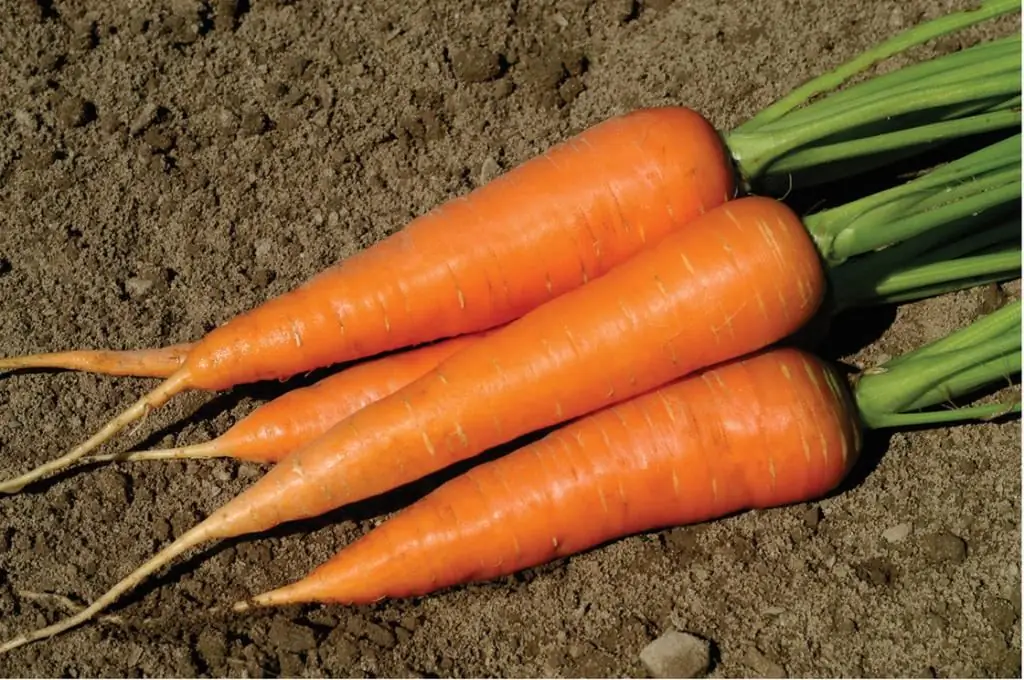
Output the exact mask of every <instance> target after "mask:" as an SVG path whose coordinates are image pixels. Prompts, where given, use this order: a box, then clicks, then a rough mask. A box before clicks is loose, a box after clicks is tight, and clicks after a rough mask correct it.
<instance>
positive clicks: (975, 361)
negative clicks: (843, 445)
mask: <svg viewBox="0 0 1024 680" xmlns="http://www.w3.org/2000/svg"><path fill="white" fill-rule="evenodd" d="M1020 368H1021V302H1020V300H1016V301H1014V302H1012V303H1010V304H1008V305H1006V306H1005V307H1002V308H1001V309H999V310H997V311H995V312H992V313H991V314H989V315H988V316H985V317H982V318H981V319H980V320H978V321H975V322H974V323H972V324H971V325H969V326H967V327H966V328H962V329H960V330H958V331H956V332H954V333H951V334H950V335H948V336H946V337H944V338H942V339H940V340H936V341H934V342H931V343H929V344H927V345H924V346H923V347H920V348H919V349H916V350H914V351H913V352H909V353H907V354H904V355H902V356H900V357H897V358H895V359H893V360H891V361H888V362H886V363H884V364H881V365H880V366H877V367H874V368H870V369H868V370H866V371H864V372H863V373H861V374H860V376H859V377H858V378H857V381H856V387H855V391H854V394H855V398H856V401H857V406H858V408H859V410H860V413H861V418H862V420H863V422H864V424H865V425H867V426H868V427H871V428H883V427H905V426H913V425H931V424H937V423H950V422H958V421H965V420H991V419H995V418H999V417H1001V416H1005V415H1008V414H1011V413H1020V409H1021V403H1020V399H1019V397H1018V398H1017V400H1016V401H1015V402H1012V403H1007V402H1000V403H986V404H979V405H975V406H959V407H958V406H955V405H954V404H953V402H954V400H956V399H959V398H961V397H965V396H968V395H971V394H975V393H977V392H978V391H979V390H982V389H984V388H986V387H993V386H996V385H998V384H999V383H1005V384H1006V385H1010V384H1011V378H1012V376H1013V375H1015V374H1016V375H1017V376H1018V377H1019V375H1020ZM940 404H945V405H946V408H940V409H935V408H933V407H936V406H939V405H940Z"/></svg>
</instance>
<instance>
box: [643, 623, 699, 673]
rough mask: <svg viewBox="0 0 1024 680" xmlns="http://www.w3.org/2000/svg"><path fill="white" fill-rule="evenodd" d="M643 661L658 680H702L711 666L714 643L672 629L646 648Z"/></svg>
mask: <svg viewBox="0 0 1024 680" xmlns="http://www.w3.org/2000/svg"><path fill="white" fill-rule="evenodd" d="M640 661H641V663H643V665H644V666H645V667H646V668H647V670H648V672H650V674H651V675H652V676H654V677H655V678H700V677H703V676H704V675H706V674H707V672H708V668H709V667H710V666H711V644H710V643H709V642H708V641H707V640H704V639H703V638H700V637H697V636H696V635H693V634H691V633H681V632H679V631H676V630H670V631H668V632H666V633H664V634H663V635H662V636H661V637H659V638H658V639H657V640H655V641H654V642H652V643H651V644H649V645H647V646H646V647H644V649H643V651H642V652H640Z"/></svg>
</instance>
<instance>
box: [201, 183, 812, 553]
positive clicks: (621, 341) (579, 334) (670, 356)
mask: <svg viewBox="0 0 1024 680" xmlns="http://www.w3.org/2000/svg"><path fill="white" fill-rule="evenodd" d="M824 289H825V276H824V271H823V268H822V266H821V264H820V261H819V259H818V253H817V250H816V249H815V247H814V244H813V242H812V240H811V238H810V236H809V235H808V233H807V232H806V230H805V229H804V228H803V225H802V224H801V223H800V221H799V218H798V217H797V216H796V215H795V214H794V213H793V212H792V211H791V210H790V209H789V208H788V207H786V206H785V205H784V204H782V203H780V202H777V201H774V200H772V199H767V198H760V197H751V198H744V199H739V200H737V201H732V202H730V203H729V204H727V205H723V206H720V207H719V208H716V209H715V210H713V211H711V212H709V213H707V214H706V215H704V216H703V217H701V218H700V219H698V220H696V221H695V222H694V223H693V224H692V225H690V227H688V228H687V229H683V230H680V231H678V232H676V233H674V234H672V235H671V236H670V237H668V238H666V239H664V240H663V241H662V242H661V243H660V244H658V245H657V246H653V247H651V248H648V249H646V250H644V251H642V252H641V253H639V254H637V255H636V256H634V257H633V258H632V259H631V260H629V261H628V262H626V263H624V264H622V265H620V266H619V267H617V268H616V269H614V270H612V271H611V272H609V273H608V274H606V275H605V276H603V277H601V278H600V279H597V280H595V281H592V282H591V283H590V284H588V285H587V286H584V287H582V288H580V289H578V290H575V291H572V292H570V293H566V294H565V295H563V296H562V297H560V298H557V299H555V300H552V301H551V302H549V303H547V304H546V305H543V306H542V307H539V308H537V309H536V310H534V311H532V312H529V313H528V314H526V315H524V316H523V317H522V318H520V319H518V320H516V321H515V322H513V323H511V324H509V325H508V326H506V327H504V328H502V329H499V330H497V331H495V332H494V333H493V334H491V335H490V336H489V337H487V338H485V339H483V340H481V341H479V342H476V343H474V344H472V345H470V346H469V347H467V348H465V349H464V350H462V351H460V352H457V353H456V354H454V355H452V356H451V357H449V358H448V359H447V360H445V361H444V362H442V363H441V364H440V365H438V367H437V368H436V369H434V370H433V371H431V372H429V373H427V374H426V375H425V376H423V377H422V378H420V379H419V380H417V381H415V382H413V383H412V384H410V385H408V386H407V387H405V388H403V389H401V390H399V391H398V392H395V393H394V394H393V395H391V396H389V397H386V398H384V399H382V400H380V401H378V402H376V403H374V404H371V405H369V406H367V407H366V408H364V409H362V410H360V411H358V412H357V413H355V414H353V415H352V416H351V417H349V418H346V419H345V420H344V421H342V422H340V423H338V424H337V425H336V426H334V427H333V428H332V429H331V430H329V431H328V432H327V433H326V434H324V435H323V436H321V437H320V438H318V439H317V440H315V441H314V442H312V443H310V444H309V445H307V446H305V447H303V448H301V449H299V450H298V451H296V452H295V453H293V454H292V455H291V456H289V457H288V458H287V459H285V460H284V461H282V462H281V464H279V465H277V466H276V467H275V468H274V469H272V470H271V471H270V472H269V473H268V474H267V475H266V476H264V477H263V478H262V479H261V480H260V481H258V482H257V483H256V484H255V485H253V486H252V487H251V488H250V489H248V490H247V491H245V492H243V493H242V494H241V495H239V496H238V497H236V498H235V499H233V500H232V501H230V502H229V503H228V504H227V505H225V506H223V507H222V508H220V509H219V510H218V511H216V512H215V513H214V514H213V515H211V517H210V518H209V520H210V526H214V527H217V529H216V531H217V535H218V536H219V537H222V538H223V537H229V536H234V535H237V534H238V533H249V532H255V531H263V530H266V529H269V528H271V527H274V526H276V525H278V524H280V523H282V522H286V521H290V520H296V519H302V518H307V517H312V516H316V515H321V514H323V513H325V512H328V511H330V510H333V509H335V508H338V507H341V506H343V505H347V504H350V503H353V502H356V501H359V500H363V499H365V498H369V497H371V496H375V495H378V494H380V493H383V492H386V491H389V490H392V489H395V488H397V487H400V486H402V485H404V484H406V483H409V482H412V481H414V480H417V479H420V478H422V477H424V476H426V475H428V474H430V473H432V472H434V471H437V470H440V469H443V468H445V467H447V466H449V465H451V464H453V463H455V462H458V461H460V460H465V459H467V458H470V457H472V456H475V455H477V454H479V453H482V452H483V451H486V450H488V449H490V448H493V447H494V446H497V445H499V444H502V443H505V442H508V441H511V440H513V439H515V438H516V437H518V436H522V435H525V434H527V433H529V432H534V431H537V430H540V429H543V428H545V427H548V426H551V425H556V424H558V423H561V422H564V421H566V420H570V419H572V418H575V417H578V416H581V415H584V414H586V413H590V412H592V411H596V410H598V409H600V408H603V407H605V406H608V405H610V404H612V403H615V402H618V401H622V400H624V399H628V398H630V397H633V396H635V395H638V394H641V393H643V392H646V391H648V390H650V389H653V388H655V387H658V386H660V385H663V384H665V383H668V382H670V381H671V380H674V379H675V378H678V377H680V376H683V375H687V374H689V373H692V372H694V371H697V370H700V369H702V368H705V367H707V366H711V365H714V364H717V363H720V362H722V361H725V360H728V359H732V358H734V357H739V356H743V355H745V354H749V353H750V352H753V351H757V350H759V349H762V348H763V347H766V346H768V345H770V344H772V343H774V342H777V341H779V340H781V339H783V338H785V337H787V336H788V335H790V334H791V333H793V332H795V331H796V330H797V329H799V328H800V327H801V326H802V325H803V324H805V323H806V322H807V321H808V320H809V319H810V318H811V317H812V316H813V315H814V313H815V312H816V310H817V309H818V308H819V306H820V304H821V302H822V299H823V297H824ZM384 461H387V464H384Z"/></svg>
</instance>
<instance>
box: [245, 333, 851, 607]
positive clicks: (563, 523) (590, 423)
mask: <svg viewBox="0 0 1024 680" xmlns="http://www.w3.org/2000/svg"><path fill="white" fill-rule="evenodd" d="M861 429H862V426H861V423H860V420H859V418H858V415H857V410H856V406H855V404H854V402H853V399H852V397H851V395H850V392H849V390H848V388H847V386H846V385H845V383H844V382H843V380H842V378H841V376H840V375H839V374H838V373H837V372H836V371H835V369H834V368H832V367H831V366H830V365H828V364H826V363H825V362H823V361H821V360H819V359H817V358H816V357H814V356H813V355H811V354H809V353H806V352H804V351H801V350H796V349H788V348H786V349H776V350H771V351H767V352H763V353H760V354H757V355H755V356H752V357H748V358H744V359H742V360H735V361H731V362H727V363H724V364H721V365H719V366H716V367H714V368H711V369H707V370H704V371H701V372H699V373H697V374H693V375H690V376H687V377H684V378H682V379H680V380H678V381H676V382H674V383H671V384H669V385H667V386H664V387H661V388H659V389H657V390H655V391H652V392H648V393H646V394H644V395H641V396H639V397H636V398H634V399H631V400H628V401H625V402H622V403H619V404H616V405H613V406H610V407H608V408H606V409H604V410H602V411H598V412H596V413H593V414H591V415H589V416H587V417H585V418H582V419H579V420H577V421H575V422H573V423H570V424H568V425H566V426H564V427H563V428H561V429H559V430H556V431H555V432H553V433H551V434H549V435H548V436H546V437H545V438H543V439H541V440H538V441H537V442H534V443H532V444H529V445H527V446H525V447H523V448H521V449H519V450H517V451H515V452H513V453H511V454H509V455H507V456H505V457H503V458H500V459H498V460H496V461H493V462H489V463H485V464H482V465H479V466H477V467H474V468H472V469H470V470H469V471H468V472H466V473H464V474H463V475H461V476H459V477H457V478H455V479H452V480H451V481H449V482H447V483H446V484H444V485H442V486H441V487H439V488H438V489H436V490H435V491H434V492H432V493H431V494H428V495H427V496H425V497H424V498H422V499H421V500H419V501H418V502H416V503H414V504H413V505H411V506H409V507H408V508H405V509H403V510H401V511H399V512H398V513H397V514H396V515H395V516H394V517H392V518H391V519H389V520H387V521H386V522H384V523H383V524H382V525H380V526H378V527H376V528H375V529H373V530H371V531H370V532H369V533H368V534H366V535H365V536H363V537H361V538H360V539H358V540H357V541H356V542H354V543H353V544H351V545H350V546H348V547H347V548H345V549H343V550H341V551H340V552H339V553H338V554H337V555H336V556H335V557H334V558H332V559H331V560H329V561H327V562H325V563H324V564H322V565H321V566H319V567H318V568H316V569H315V570H314V571H313V572H311V573H310V574H309V575H308V576H307V577H306V578H304V579H302V580H300V581H298V582H296V583H293V584H291V585H288V586H285V587H283V588H281V589H278V590H277V591H271V592H270V593H268V594H265V595H263V596H259V597H257V598H255V599H254V602H255V603H256V604H262V605H271V604H275V605H276V604H292V603H299V602H335V603H345V604H361V603H368V602H374V601H376V600H379V599H381V598H384V597H392V598H397V597H408V596H414V595H424V594H427V593H430V592H433V591H437V590H440V589H442V588H446V587H449V586H454V585H458V584H463V583H467V582H471V581H484V580H489V579H494V578H497V577H499V576H503V575H507V574H511V573H514V572H516V571H518V570H520V569H524V568H528V567H533V566H537V565H540V564H543V563H546V562H549V561H551V560H554V559H557V558H560V557H565V556H567V555H572V554H575V553H579V552H582V551H584V550H587V549H589V548H592V547H595V546H597V545H600V544H601V543H604V542H606V541H609V540H613V539H616V538H620V537H623V536H627V535H630V534H634V533H638V532H644V531H650V530H654V529H659V528H664V527H669V526H678V525H684V524H690V523H695V522H703V521H707V520H710V519H714V518H718V517H722V516H724V515H728V514H731V513H734V512H739V511H742V510H747V509H751V508H768V507H774V506H780V505H787V504H790V503H796V502H804V501H809V500H812V499H815V498H819V497H821V496H822V495H824V494H826V493H827V492H829V491H830V490H832V489H833V488H835V486H837V485H838V484H839V482H840V481H841V480H842V479H843V478H844V477H845V476H846V475H847V474H848V472H849V470H850V468H851V467H852V465H853V464H854V462H855V460H856V458H857V456H858V454H859V451H860V436H861V435H860V433H861Z"/></svg>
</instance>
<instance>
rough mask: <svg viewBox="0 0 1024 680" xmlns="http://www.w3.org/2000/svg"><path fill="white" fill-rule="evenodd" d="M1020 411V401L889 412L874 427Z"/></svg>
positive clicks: (937, 422)
mask: <svg viewBox="0 0 1024 680" xmlns="http://www.w3.org/2000/svg"><path fill="white" fill-rule="evenodd" d="M1011 413H1020V402H1017V403H1015V404H984V405H982V406H961V407H958V408H954V409H948V410H945V411H918V412H915V413H890V414H888V415H886V416H884V417H880V419H879V421H878V423H877V424H876V425H875V426H874V427H875V428H883V427H886V428H897V427H916V426H919V425H941V424H943V423H963V422H967V421H969V420H983V421H984V420H995V419H996V418H1002V417H1003V416H1008V415H1010V414H1011Z"/></svg>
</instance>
